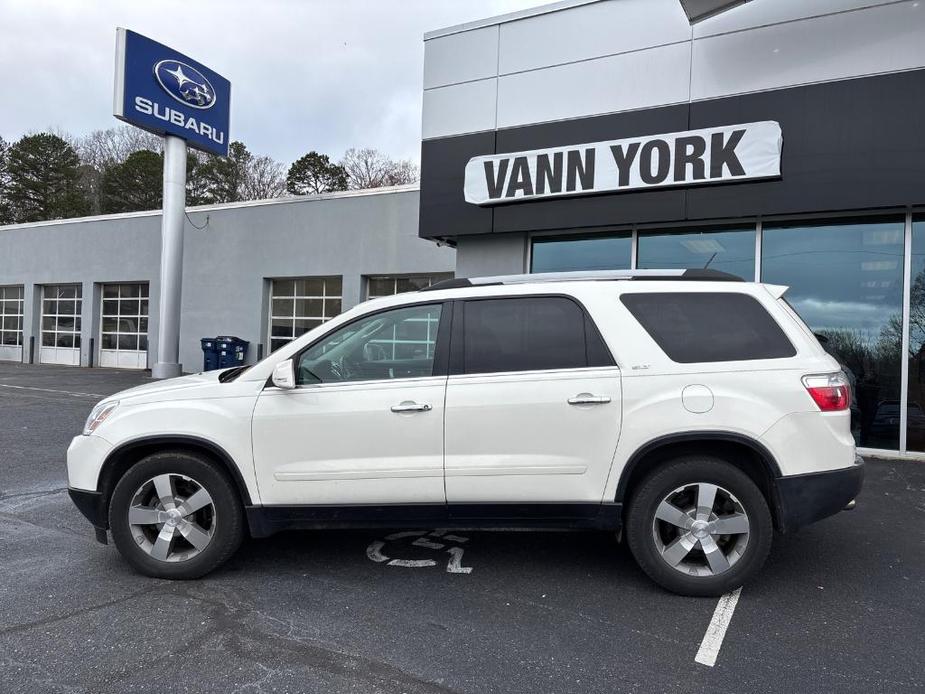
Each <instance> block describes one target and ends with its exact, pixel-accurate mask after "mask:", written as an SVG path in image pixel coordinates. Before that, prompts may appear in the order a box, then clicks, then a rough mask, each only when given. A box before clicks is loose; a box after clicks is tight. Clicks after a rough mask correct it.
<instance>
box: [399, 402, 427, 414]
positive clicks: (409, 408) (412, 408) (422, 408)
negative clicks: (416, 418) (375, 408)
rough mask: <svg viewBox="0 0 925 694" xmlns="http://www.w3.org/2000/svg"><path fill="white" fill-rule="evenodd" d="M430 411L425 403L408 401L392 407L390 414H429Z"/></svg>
mask: <svg viewBox="0 0 925 694" xmlns="http://www.w3.org/2000/svg"><path fill="white" fill-rule="evenodd" d="M432 409H433V408H432V407H431V406H430V405H428V404H427V403H421V404H418V403H416V402H412V401H410V400H406V401H405V402H403V403H400V404H398V405H392V412H430V411H431V410H432Z"/></svg>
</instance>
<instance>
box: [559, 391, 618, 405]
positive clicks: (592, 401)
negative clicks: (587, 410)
mask: <svg viewBox="0 0 925 694" xmlns="http://www.w3.org/2000/svg"><path fill="white" fill-rule="evenodd" d="M608 402H610V396H609V395H591V393H579V394H578V395H576V396H575V397H574V398H569V399H568V404H569V405H606V404H607V403H608Z"/></svg>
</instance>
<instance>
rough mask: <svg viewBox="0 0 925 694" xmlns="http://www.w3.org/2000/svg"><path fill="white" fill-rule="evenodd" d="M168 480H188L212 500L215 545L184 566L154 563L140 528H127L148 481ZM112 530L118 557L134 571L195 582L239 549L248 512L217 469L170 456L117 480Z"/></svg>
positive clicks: (193, 458)
mask: <svg viewBox="0 0 925 694" xmlns="http://www.w3.org/2000/svg"><path fill="white" fill-rule="evenodd" d="M164 474H170V475H181V476H183V477H187V478H190V479H191V480H193V481H195V483H196V484H198V485H199V486H200V487H202V488H203V489H205V490H206V491H207V492H208V494H209V495H210V496H211V502H212V504H211V505H212V509H210V511H209V512H210V514H211V515H210V516H209V521H210V530H211V532H212V534H211V539H210V540H209V542H208V544H206V546H205V547H204V548H203V549H202V550H201V551H199V552H198V554H196V555H195V556H192V557H190V558H188V559H185V560H182V561H163V560H160V559H156V558H154V557H152V556H151V555H150V554H149V553H147V552H146V551H145V550H144V549H142V547H141V545H140V542H139V541H138V540H137V539H136V537H137V535H136V533H137V532H138V530H137V528H138V526H134V527H135V528H136V530H135V532H133V526H132V525H131V524H130V523H129V508H130V506H131V505H132V499H133V497H135V494H136V491H138V490H139V489H140V488H141V487H142V485H144V484H145V483H146V482H147V481H148V480H151V479H152V478H154V477H156V476H158V475H164ZM213 510H214V513H212V511H213ZM212 524H214V526H213V525H212ZM109 527H110V529H111V531H112V539H113V541H114V542H115V545H116V547H117V548H118V549H119V552H120V553H121V554H122V556H123V557H124V558H125V560H126V561H127V562H128V563H129V564H131V565H132V567H133V568H134V569H135V570H137V571H139V572H140V573H143V574H145V575H147V576H153V577H155V578H166V579H177V580H183V579H193V578H199V577H201V576H204V575H205V574H207V573H209V572H210V571H212V570H214V569H216V568H218V567H219V566H221V565H222V564H224V563H225V562H226V561H228V559H229V558H230V557H231V555H233V554H234V553H235V551H236V550H237V549H238V547H239V546H240V544H241V541H242V539H243V538H244V510H243V507H242V505H241V499H240V497H239V495H238V491H237V489H236V488H235V486H234V484H233V483H232V482H231V480H230V479H228V476H227V475H226V474H225V473H224V471H222V470H221V469H220V468H219V467H218V466H217V465H216V464H215V463H213V462H212V461H210V460H209V459H208V458H204V457H200V456H198V455H195V454H193V453H188V452H185V451H167V452H163V453H155V454H154V455H150V456H148V457H147V458H144V459H142V460H140V461H139V462H138V463H136V464H134V465H132V466H131V467H130V468H129V469H128V470H127V471H126V472H125V474H124V475H123V476H122V477H121V478H120V479H119V481H118V483H117V484H116V487H115V489H114V490H113V493H112V497H111V498H110V501H109ZM146 527H147V526H146ZM151 527H152V528H161V527H163V526H151ZM155 535H156V532H155ZM177 538H178V539H177V540H175V541H174V542H179V541H180V540H179V535H177ZM171 546H174V545H171ZM191 547H192V546H191Z"/></svg>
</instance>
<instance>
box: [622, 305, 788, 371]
mask: <svg viewBox="0 0 925 694" xmlns="http://www.w3.org/2000/svg"><path fill="white" fill-rule="evenodd" d="M621 300H622V301H623V304H624V305H625V306H626V307H627V308H628V309H629V310H630V313H632V314H633V316H635V317H636V320H638V321H639V323H640V324H641V325H642V327H643V328H645V330H646V332H648V333H649V335H650V336H651V337H652V339H653V340H655V341H656V342H657V343H658V346H659V347H661V348H662V350H663V351H664V352H665V354H667V355H668V358H669V359H671V360H672V361H676V362H680V363H682V364H690V363H693V362H710V361H740V360H747V359H777V358H780V357H792V356H793V355H795V354H796V350H795V349H794V348H793V345H792V344H790V340H788V339H787V336H786V335H784V332H783V331H782V330H781V329H780V326H779V325H777V323H775V322H774V319H773V318H771V316H770V315H768V312H767V311H766V310H765V309H764V307H763V306H762V305H761V304H760V303H758V301H757V300H756V299H754V298H753V297H750V296H748V295H747V294H734V293H700V292H696V293H662V294H624V295H623V296H622V297H621Z"/></svg>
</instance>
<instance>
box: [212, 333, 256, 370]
mask: <svg viewBox="0 0 925 694" xmlns="http://www.w3.org/2000/svg"><path fill="white" fill-rule="evenodd" d="M215 341H216V344H217V345H218V368H219V369H227V368H228V367H230V366H241V365H242V364H244V359H245V357H246V356H247V347H248V345H250V342H248V341H247V340H242V339H241V338H240V337H233V336H230V335H220V336H219V337H216V338H215Z"/></svg>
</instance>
